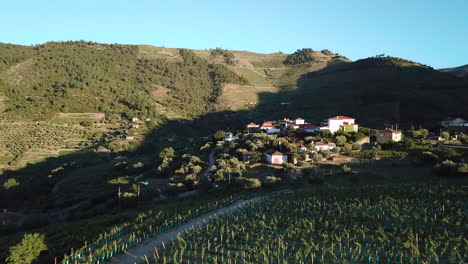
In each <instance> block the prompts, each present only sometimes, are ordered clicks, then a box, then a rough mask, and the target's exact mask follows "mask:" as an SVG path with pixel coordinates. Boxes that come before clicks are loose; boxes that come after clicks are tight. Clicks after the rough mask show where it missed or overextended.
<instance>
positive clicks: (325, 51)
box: [320, 49, 335, 56]
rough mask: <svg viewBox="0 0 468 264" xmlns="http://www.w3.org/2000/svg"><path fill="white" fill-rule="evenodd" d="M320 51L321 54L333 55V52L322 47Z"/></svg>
mask: <svg viewBox="0 0 468 264" xmlns="http://www.w3.org/2000/svg"><path fill="white" fill-rule="evenodd" d="M320 52H322V53H323V54H325V55H328V56H334V55H335V54H334V53H333V52H331V51H330V50H328V49H323V50H321V51H320Z"/></svg>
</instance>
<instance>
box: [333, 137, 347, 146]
mask: <svg viewBox="0 0 468 264" xmlns="http://www.w3.org/2000/svg"><path fill="white" fill-rule="evenodd" d="M335 139H336V145H338V146H343V145H344V144H345V143H346V141H347V138H346V137H345V136H337V137H336V138H335Z"/></svg>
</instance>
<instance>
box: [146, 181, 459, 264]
mask: <svg viewBox="0 0 468 264" xmlns="http://www.w3.org/2000/svg"><path fill="white" fill-rule="evenodd" d="M464 189H466V186H462V185H397V186H388V185H381V186H369V187H366V186H363V187H327V188H322V189H311V190H302V191H297V192H294V193H290V194H285V193H283V194H279V195H275V196H273V197H272V198H271V199H268V200H264V201H262V202H259V203H251V204H249V205H247V206H245V207H244V208H242V209H240V210H239V211H237V212H235V213H233V214H231V215H229V216H226V217H223V218H218V219H216V220H213V221H211V222H210V223H209V224H208V225H206V226H204V227H200V228H198V229H195V230H193V231H192V232H190V233H189V234H187V236H185V237H183V238H182V237H179V239H178V240H177V241H174V242H173V243H172V245H169V246H167V247H164V248H159V249H158V248H156V249H155V252H154V254H153V256H148V257H149V258H148V260H145V261H144V262H143V263H147V262H150V261H151V263H187V264H200V263H229V264H237V263H269V264H280V263H304V264H305V263H382V264H387V263H388V264H389V263H457V264H458V263H460V264H461V263H466V261H468V243H467V242H468V241H467V239H466V236H467V233H466V230H467V224H466V214H467V212H468V202H467V199H466V193H465V192H464Z"/></svg>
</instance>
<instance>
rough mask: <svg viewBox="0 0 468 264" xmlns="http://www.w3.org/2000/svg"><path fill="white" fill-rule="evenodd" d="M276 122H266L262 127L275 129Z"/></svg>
mask: <svg viewBox="0 0 468 264" xmlns="http://www.w3.org/2000/svg"><path fill="white" fill-rule="evenodd" d="M274 123H275V122H274V121H266V122H265V123H263V124H262V126H261V127H273V124H274Z"/></svg>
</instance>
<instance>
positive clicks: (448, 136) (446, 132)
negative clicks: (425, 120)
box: [440, 131, 450, 139]
mask: <svg viewBox="0 0 468 264" xmlns="http://www.w3.org/2000/svg"><path fill="white" fill-rule="evenodd" d="M440 136H441V137H442V138H443V139H449V138H450V133H449V132H448V131H443V132H442V133H440Z"/></svg>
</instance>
